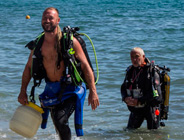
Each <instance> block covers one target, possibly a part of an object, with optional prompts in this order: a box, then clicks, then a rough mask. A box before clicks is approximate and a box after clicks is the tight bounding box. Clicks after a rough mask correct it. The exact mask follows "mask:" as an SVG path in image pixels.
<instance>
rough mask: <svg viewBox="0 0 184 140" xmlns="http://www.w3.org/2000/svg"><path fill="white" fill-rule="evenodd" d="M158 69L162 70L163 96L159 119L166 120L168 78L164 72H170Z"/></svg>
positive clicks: (167, 110)
mask: <svg viewBox="0 0 184 140" xmlns="http://www.w3.org/2000/svg"><path fill="white" fill-rule="evenodd" d="M160 69H161V70H163V71H162V73H161V83H162V85H161V90H162V96H163V103H162V104H161V116H160V119H161V120H167V118H168V112H169V94H170V76H169V75H168V74H167V72H166V71H168V72H170V69H169V68H165V67H164V68H162V67H160Z"/></svg>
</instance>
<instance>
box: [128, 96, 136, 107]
mask: <svg viewBox="0 0 184 140" xmlns="http://www.w3.org/2000/svg"><path fill="white" fill-rule="evenodd" d="M125 103H126V104H127V105H128V106H137V103H138V99H134V98H132V97H126V98H125Z"/></svg>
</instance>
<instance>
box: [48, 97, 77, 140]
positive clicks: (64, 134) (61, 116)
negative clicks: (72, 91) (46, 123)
mask: <svg viewBox="0 0 184 140" xmlns="http://www.w3.org/2000/svg"><path fill="white" fill-rule="evenodd" d="M75 106H76V98H75V97H71V98H69V99H67V100H65V101H64V102H63V103H61V104H59V105H57V106H55V108H54V109H51V117H52V120H53V123H54V125H55V128H56V132H57V133H58V135H59V137H60V139H61V140H71V131H70V128H69V123H68V119H69V117H70V115H71V114H72V113H73V111H74V110H75Z"/></svg>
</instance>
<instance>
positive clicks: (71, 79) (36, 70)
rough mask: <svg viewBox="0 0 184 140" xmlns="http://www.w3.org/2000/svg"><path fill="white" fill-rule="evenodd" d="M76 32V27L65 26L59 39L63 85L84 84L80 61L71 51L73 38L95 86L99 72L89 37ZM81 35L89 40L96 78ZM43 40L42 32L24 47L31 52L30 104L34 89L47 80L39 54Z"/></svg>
mask: <svg viewBox="0 0 184 140" xmlns="http://www.w3.org/2000/svg"><path fill="white" fill-rule="evenodd" d="M78 30H79V28H78V27H75V28H70V26H66V27H64V28H63V32H62V33H63V37H62V38H61V44H62V49H61V53H62V55H63V60H64V64H65V68H66V69H65V72H64V76H65V77H66V81H65V83H67V84H74V85H80V84H81V83H82V82H86V80H85V77H84V74H83V73H82V70H81V65H80V61H79V60H77V59H75V56H74V54H75V51H74V50H73V37H75V38H76V39H77V40H78V41H79V43H80V45H81V47H82V49H83V51H84V54H85V56H86V58H87V60H88V63H89V65H90V67H91V69H92V71H93V74H94V78H95V84H97V82H98V79H99V71H98V62H97V57H96V52H95V48H94V45H93V43H92V41H91V39H90V38H89V36H87V35H86V34H84V33H77V31H78ZM81 35H85V36H86V37H87V38H88V39H89V40H90V42H91V45H92V47H93V51H94V54H95V60H96V70H97V77H96V75H95V72H94V69H93V67H92V64H91V61H90V58H89V55H88V52H87V49H86V43H85V41H84V40H83V39H82V37H81ZM43 40H44V32H43V33H41V34H40V35H39V36H38V37H37V38H36V39H35V40H33V41H31V42H29V43H28V44H27V45H26V46H25V47H28V48H29V49H30V50H33V56H32V67H31V76H32V77H33V80H34V85H33V87H32V90H31V95H30V100H31V101H32V102H35V100H34V90H35V87H36V86H39V85H40V84H41V81H42V79H45V80H49V79H48V78H47V74H46V71H45V68H44V66H43V56H42V54H41V47H42V43H43ZM86 86H87V85H86ZM87 87H88V86H87Z"/></svg>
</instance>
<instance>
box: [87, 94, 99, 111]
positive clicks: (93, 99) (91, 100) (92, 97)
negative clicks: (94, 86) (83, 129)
mask: <svg viewBox="0 0 184 140" xmlns="http://www.w3.org/2000/svg"><path fill="white" fill-rule="evenodd" d="M88 105H91V108H92V110H95V109H96V108H97V106H99V99H98V95H97V93H96V92H91V91H90V92H89V96H88Z"/></svg>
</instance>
